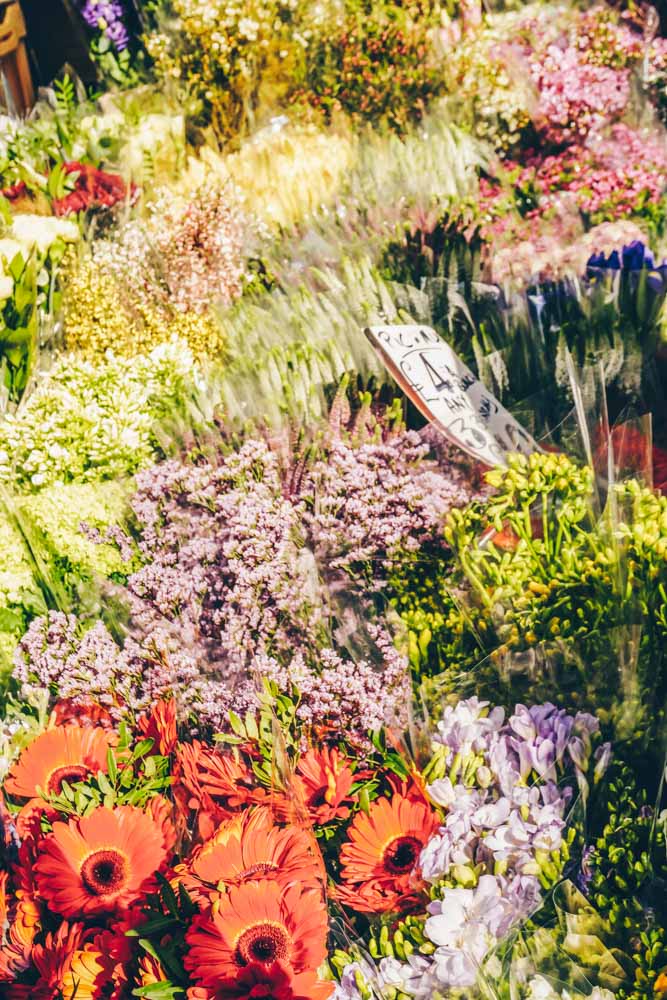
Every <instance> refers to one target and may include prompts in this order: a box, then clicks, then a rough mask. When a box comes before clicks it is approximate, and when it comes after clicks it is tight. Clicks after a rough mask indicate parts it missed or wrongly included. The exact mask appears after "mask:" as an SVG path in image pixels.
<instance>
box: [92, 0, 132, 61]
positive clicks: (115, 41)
mask: <svg viewBox="0 0 667 1000" xmlns="http://www.w3.org/2000/svg"><path fill="white" fill-rule="evenodd" d="M81 16H82V17H83V19H84V21H85V22H86V24H87V25H88V26H89V27H90V28H95V29H96V30H98V31H102V32H103V33H104V34H105V35H106V37H107V38H108V39H109V41H110V42H111V44H112V45H113V46H114V47H115V48H116V49H117V51H118V52H122V51H123V49H126V48H127V46H128V45H129V42H130V36H129V34H128V31H127V28H126V26H125V10H124V8H123V5H122V3H119V0H85V2H84V3H83V5H82V6H81Z"/></svg>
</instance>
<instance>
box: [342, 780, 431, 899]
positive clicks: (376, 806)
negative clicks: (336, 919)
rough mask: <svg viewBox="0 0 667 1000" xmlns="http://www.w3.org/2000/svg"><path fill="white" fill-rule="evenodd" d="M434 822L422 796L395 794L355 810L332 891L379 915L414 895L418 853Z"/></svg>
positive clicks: (425, 841)
mask: <svg viewBox="0 0 667 1000" xmlns="http://www.w3.org/2000/svg"><path fill="white" fill-rule="evenodd" d="M438 826H439V820H438V817H437V815H436V813H435V812H434V811H433V810H432V809H431V808H430V806H429V805H428V804H427V803H426V802H424V801H423V800H421V799H419V798H416V797H414V796H410V795H409V794H406V795H403V794H401V793H396V794H395V795H394V796H393V797H392V798H391V800H390V799H387V798H381V799H377V800H376V801H375V802H373V804H372V805H371V807H370V810H369V812H368V813H364V812H360V813H359V814H358V815H357V816H356V817H355V818H354V821H353V822H352V823H351V825H350V828H349V830H348V841H347V843H346V844H343V847H342V848H341V852H340V860H341V866H342V867H341V878H342V880H343V885H342V886H340V887H339V889H338V891H337V895H338V897H339V898H340V900H341V901H342V902H344V903H346V904H347V905H349V906H351V907H353V908H354V909H356V910H359V911H360V912H362V913H381V912H385V911H388V910H393V909H396V908H397V907H398V906H402V905H403V904H404V902H405V901H406V900H405V897H408V898H410V897H412V896H413V895H414V888H415V879H414V872H415V869H416V867H417V863H418V861H419V855H420V853H421V851H422V849H423V847H424V846H425V845H426V843H427V842H428V840H429V839H430V837H431V836H432V835H433V834H434V833H435V831H436V830H437V828H438Z"/></svg>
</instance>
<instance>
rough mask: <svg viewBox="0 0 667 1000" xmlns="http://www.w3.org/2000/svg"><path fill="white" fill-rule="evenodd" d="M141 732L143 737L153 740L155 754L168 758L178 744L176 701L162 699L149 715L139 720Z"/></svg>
mask: <svg viewBox="0 0 667 1000" xmlns="http://www.w3.org/2000/svg"><path fill="white" fill-rule="evenodd" d="M139 731H140V732H141V735H142V736H143V737H148V738H149V739H152V740H153V752H154V753H159V754H162V756H163V757H168V756H169V754H170V753H171V751H172V750H173V749H174V747H175V746H176V743H177V742H178V730H177V728H176V702H175V701H174V699H173V698H169V700H166V699H164V698H161V699H160V701H158V702H157V703H156V704H155V705H154V706H153V708H152V710H151V712H150V713H149V714H148V715H142V717H141V718H140V719H139Z"/></svg>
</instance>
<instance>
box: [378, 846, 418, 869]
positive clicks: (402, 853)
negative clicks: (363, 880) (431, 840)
mask: <svg viewBox="0 0 667 1000" xmlns="http://www.w3.org/2000/svg"><path fill="white" fill-rule="evenodd" d="M421 849H422V844H421V843H420V841H419V840H417V838H416V837H394V839H393V840H391V841H390V842H389V843H388V844H387V846H386V847H385V849H384V853H383V855H382V861H383V864H384V866H385V868H386V869H387V871H388V872H389V873H390V874H391V875H408V874H409V873H410V872H411V871H412V869H413V868H414V867H415V865H416V864H417V858H418V857H419V854H420V852H421Z"/></svg>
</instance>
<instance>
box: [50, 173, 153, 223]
mask: <svg viewBox="0 0 667 1000" xmlns="http://www.w3.org/2000/svg"><path fill="white" fill-rule="evenodd" d="M63 169H64V171H65V173H66V174H77V178H76V181H75V184H76V187H75V189H74V191H72V192H70V194H68V195H66V196H65V197H64V198H56V199H55V200H54V202H53V206H52V207H53V211H54V214H55V215H72V214H73V213H74V212H85V211H86V210H87V209H89V208H98V207H101V208H112V207H113V206H114V205H116V204H118V202H120V201H125V200H126V199H127V198H128V196H129V199H130V201H132V200H133V199H134V197H135V195H136V190H137V189H136V187H135V186H134V185H132V186H131V187H130V188H129V189H128V187H127V185H126V184H125V181H124V180H123V178H122V177H119V176H118V175H117V174H107V173H105V172H104V171H103V170H98V169H97V167H94V166H92V164H90V163H79V162H78V161H75V160H73V161H72V162H71V163H65V164H63Z"/></svg>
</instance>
